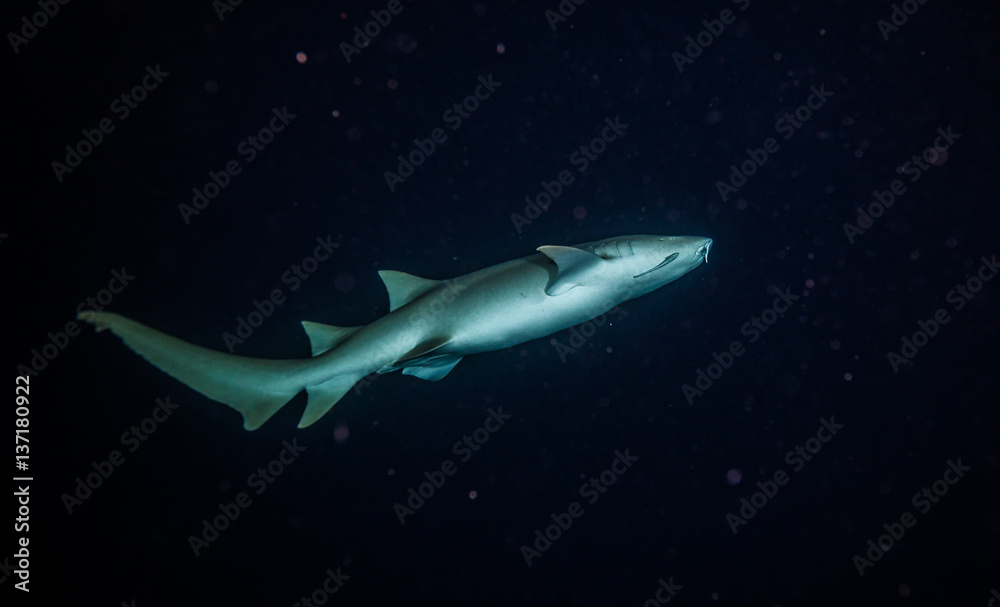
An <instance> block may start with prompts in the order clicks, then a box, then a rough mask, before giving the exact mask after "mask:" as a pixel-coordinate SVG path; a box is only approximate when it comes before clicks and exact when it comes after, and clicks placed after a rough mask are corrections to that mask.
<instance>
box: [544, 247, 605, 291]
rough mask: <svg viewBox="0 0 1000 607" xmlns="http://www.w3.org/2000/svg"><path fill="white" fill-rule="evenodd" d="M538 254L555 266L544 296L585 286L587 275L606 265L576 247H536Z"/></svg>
mask: <svg viewBox="0 0 1000 607" xmlns="http://www.w3.org/2000/svg"><path fill="white" fill-rule="evenodd" d="M538 252H539V253H541V254H543V255H545V256H546V257H548V258H549V259H551V260H552V261H554V262H555V264H556V276H555V278H553V279H552V280H551V281H550V282H549V284H548V286H547V287H545V294H546V295H551V296H553V297H555V296H556V295H562V294H563V293H565V292H566V291H569V290H570V289H572V288H573V287H577V286H579V285H581V284H586V283H587V277H588V275H589V274H591V273H592V272H593V271H595V270H597V269H598V268H600V267H601V266H602V265H603V264H605V263H607V262H606V261H605V260H604V259H602V258H600V257H598V256H597V255H595V254H593V253H591V252H590V251H584V250H583V249H578V248H576V247H561V246H553V245H545V246H541V247H538Z"/></svg>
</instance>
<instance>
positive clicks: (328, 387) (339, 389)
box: [299, 375, 361, 428]
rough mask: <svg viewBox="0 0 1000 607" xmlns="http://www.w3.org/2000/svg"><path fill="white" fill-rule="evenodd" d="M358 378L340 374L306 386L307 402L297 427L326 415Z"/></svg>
mask: <svg viewBox="0 0 1000 607" xmlns="http://www.w3.org/2000/svg"><path fill="white" fill-rule="evenodd" d="M360 379H361V378H360V377H356V376H354V375H340V376H337V377H334V378H333V379H328V380H326V381H325V382H323V383H321V384H316V385H315V386H309V387H307V388H306V392H308V393H309V404H307V405H306V410H305V412H304V413H303V414H302V419H300V420H299V428H305V427H307V426H311V425H313V424H314V423H316V421H317V420H318V419H319V418H321V417H323V416H324V415H326V413H327V412H328V411H329V410H330V409H332V408H333V406H334V405H336V404H337V401H339V400H340V399H341V398H343V397H344V395H345V394H347V392H348V391H349V390H350V389H351V388H353V387H354V384H356V383H358V381H359V380H360Z"/></svg>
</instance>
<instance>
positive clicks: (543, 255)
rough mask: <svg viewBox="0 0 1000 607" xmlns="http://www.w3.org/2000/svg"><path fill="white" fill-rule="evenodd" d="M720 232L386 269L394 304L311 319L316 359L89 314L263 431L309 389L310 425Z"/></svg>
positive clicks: (523, 334)
mask: <svg viewBox="0 0 1000 607" xmlns="http://www.w3.org/2000/svg"><path fill="white" fill-rule="evenodd" d="M711 247H712V239H710V238H704V237H700V236H650V235H637V236H620V237H615V238H609V239H605V240H600V241H596V242H590V243H583V244H579V245H575V246H543V247H539V248H538V253H536V254H534V255H530V256H528V257H523V258H521V259H515V260H512V261H507V262H504V263H500V264H497V265H494V266H490V267H488V268H484V269H482V270H479V271H476V272H472V273H471V274H466V275H464V276H460V277H458V278H454V279H450V280H444V281H439V280H428V279H425V278H419V277H416V276H412V275H410V274H406V273H403V272H396V271H391V270H383V271H381V272H379V275H380V276H381V277H382V280H383V282H384V283H385V285H386V289H387V290H388V292H389V314H387V315H385V316H383V317H382V318H380V319H378V320H376V321H375V322H373V323H371V324H369V325H366V326H362V327H334V326H330V325H324V324H319V323H314V322H309V321H303V322H302V326H303V328H304V329H305V331H306V333H307V334H308V336H309V341H310V344H311V346H312V355H313V356H312V358H308V359H298V360H269V359H260V358H249V357H244V356H235V355H232V354H226V353H223V352H217V351H215V350H210V349H208V348H203V347H200V346H196V345H194V344H191V343H188V342H185V341H182V340H180V339H177V338H175V337H171V336H169V335H167V334H165V333H161V332H160V331H157V330H155V329H151V328H149V327H147V326H145V325H142V324H140V323H138V322H136V321H133V320H130V319H128V318H125V317H124V316H120V315H118V314H113V313H109V312H94V311H84V312H81V313H80V314H79V315H78V318H79V319H80V320H84V321H87V322H90V323H91V324H93V325H94V326H95V327H96V328H97V330H98V331H103V330H106V329H110V330H111V332H112V333H114V334H115V335H117V336H118V337H120V338H121V339H122V341H124V342H125V344H126V345H127V346H129V347H130V348H131V349H132V350H134V351H135V352H136V353H138V354H139V355H140V356H142V357H143V358H145V359H146V360H147V361H149V362H150V363H151V364H153V365H154V366H156V367H157V368H159V369H160V370H162V371H164V372H165V373H167V374H168V375H170V376H172V377H174V378H175V379H177V380H179V381H181V382H182V383H184V384H186V385H187V386H189V387H191V388H192V389H194V390H196V391H198V392H200V393H201V394H203V395H205V396H207V397H208V398H210V399H212V400H216V401H219V402H221V403H224V404H226V405H229V406H230V407H232V408H233V409H236V410H237V411H239V412H240V413H241V414H242V415H243V427H244V428H246V429H247V430H256V429H257V428H259V427H260V426H261V425H263V424H264V422H266V421H267V420H268V419H270V418H271V416H272V415H274V414H275V413H276V412H277V411H278V410H279V409H280V408H281V407H282V406H283V405H284V404H285V403H287V402H288V401H289V400H291V399H292V398H293V397H294V396H295V395H296V394H298V393H299V392H301V391H302V390H303V389H305V390H306V391H307V392H308V394H309V401H308V405H307V406H306V410H305V412H304V413H303V415H302V418H301V420H300V421H299V427H300V428H305V427H306V426H309V425H311V424H313V423H315V422H316V421H317V420H318V419H320V418H321V417H322V416H323V415H324V414H326V413H327V412H328V411H329V410H330V409H331V408H332V407H333V406H334V405H335V404H336V403H337V401H339V400H340V399H341V397H343V396H344V394H346V393H347V392H348V391H349V390H350V389H351V388H352V387H353V386H354V385H355V384H356V383H357V382H358V381H359V380H360V379H361V378H363V377H365V376H366V375H370V374H372V373H388V372H391V371H397V370H401V371H402V372H403V373H404V374H407V375H413V376H415V377H418V378H421V379H425V380H431V381H436V380H439V379H441V378H443V377H445V376H446V375H447V374H448V373H449V372H450V371H451V370H452V369H453V368H455V365H457V364H458V363H459V361H461V360H462V358H463V357H465V356H468V355H470V354H478V353H482V352H490V351H493V350H501V349H504V348H509V347H511V346H515V345H517V344H521V343H524V342H527V341H531V340H534V339H538V338H541V337H545V336H547V335H551V334H553V333H556V332H558V331H562V330H564V329H568V328H570V327H572V326H575V325H578V324H580V323H582V322H586V321H588V320H590V319H592V318H596V317H597V316H600V315H601V314H603V313H604V312H606V311H608V310H610V309H611V308H613V307H614V306H617V305H618V304H620V303H622V302H624V301H627V300H630V299H634V298H636V297H639V296H642V295H645V294H647V293H649V292H651V291H654V290H656V289H658V288H660V287H662V286H664V285H666V284H668V283H670V282H673V281H674V280H677V279H678V278H680V277H681V276H683V275H684V274H687V273H688V272H690V271H691V270H693V269H694V268H696V267H698V266H699V265H701V264H702V263H703V262H707V261H708V252H709V250H710V249H711Z"/></svg>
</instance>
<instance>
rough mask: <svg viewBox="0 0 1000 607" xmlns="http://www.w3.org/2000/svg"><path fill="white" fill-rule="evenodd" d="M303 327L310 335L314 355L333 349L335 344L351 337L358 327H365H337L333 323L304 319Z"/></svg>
mask: <svg viewBox="0 0 1000 607" xmlns="http://www.w3.org/2000/svg"><path fill="white" fill-rule="evenodd" d="M302 328H303V329H305V330H306V335H308V336H309V345H311V346H312V355H313V356H319V355H320V354H322V353H324V352H326V351H327V350H332V349H333V348H334V347H335V346H337V345H340V342H342V341H344V340H345V339H347V338H348V337H350V336H351V334H353V333H354V332H355V331H357V330H358V329H363V328H364V327H335V326H333V325H324V324H321V323H318V322H310V321H308V320H303V321H302Z"/></svg>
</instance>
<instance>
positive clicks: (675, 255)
mask: <svg viewBox="0 0 1000 607" xmlns="http://www.w3.org/2000/svg"><path fill="white" fill-rule="evenodd" d="M678 255H680V253H673V254H672V255H669V256H667V258H666V259H664V260H663V261H661V262H660V263H659V264H657V265H656V266H655V267H652V268H650V269H648V270H646V271H645V272H643V273H642V274H636V275H635V276H633V277H632V278H639V277H640V276H645V275H646V274H649V273H650V272H655V271H656V270H659V269H660V268H662V267H663V266H665V265H667V264H668V263H670V262H671V261H673V260H675V259H677V256H678Z"/></svg>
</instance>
